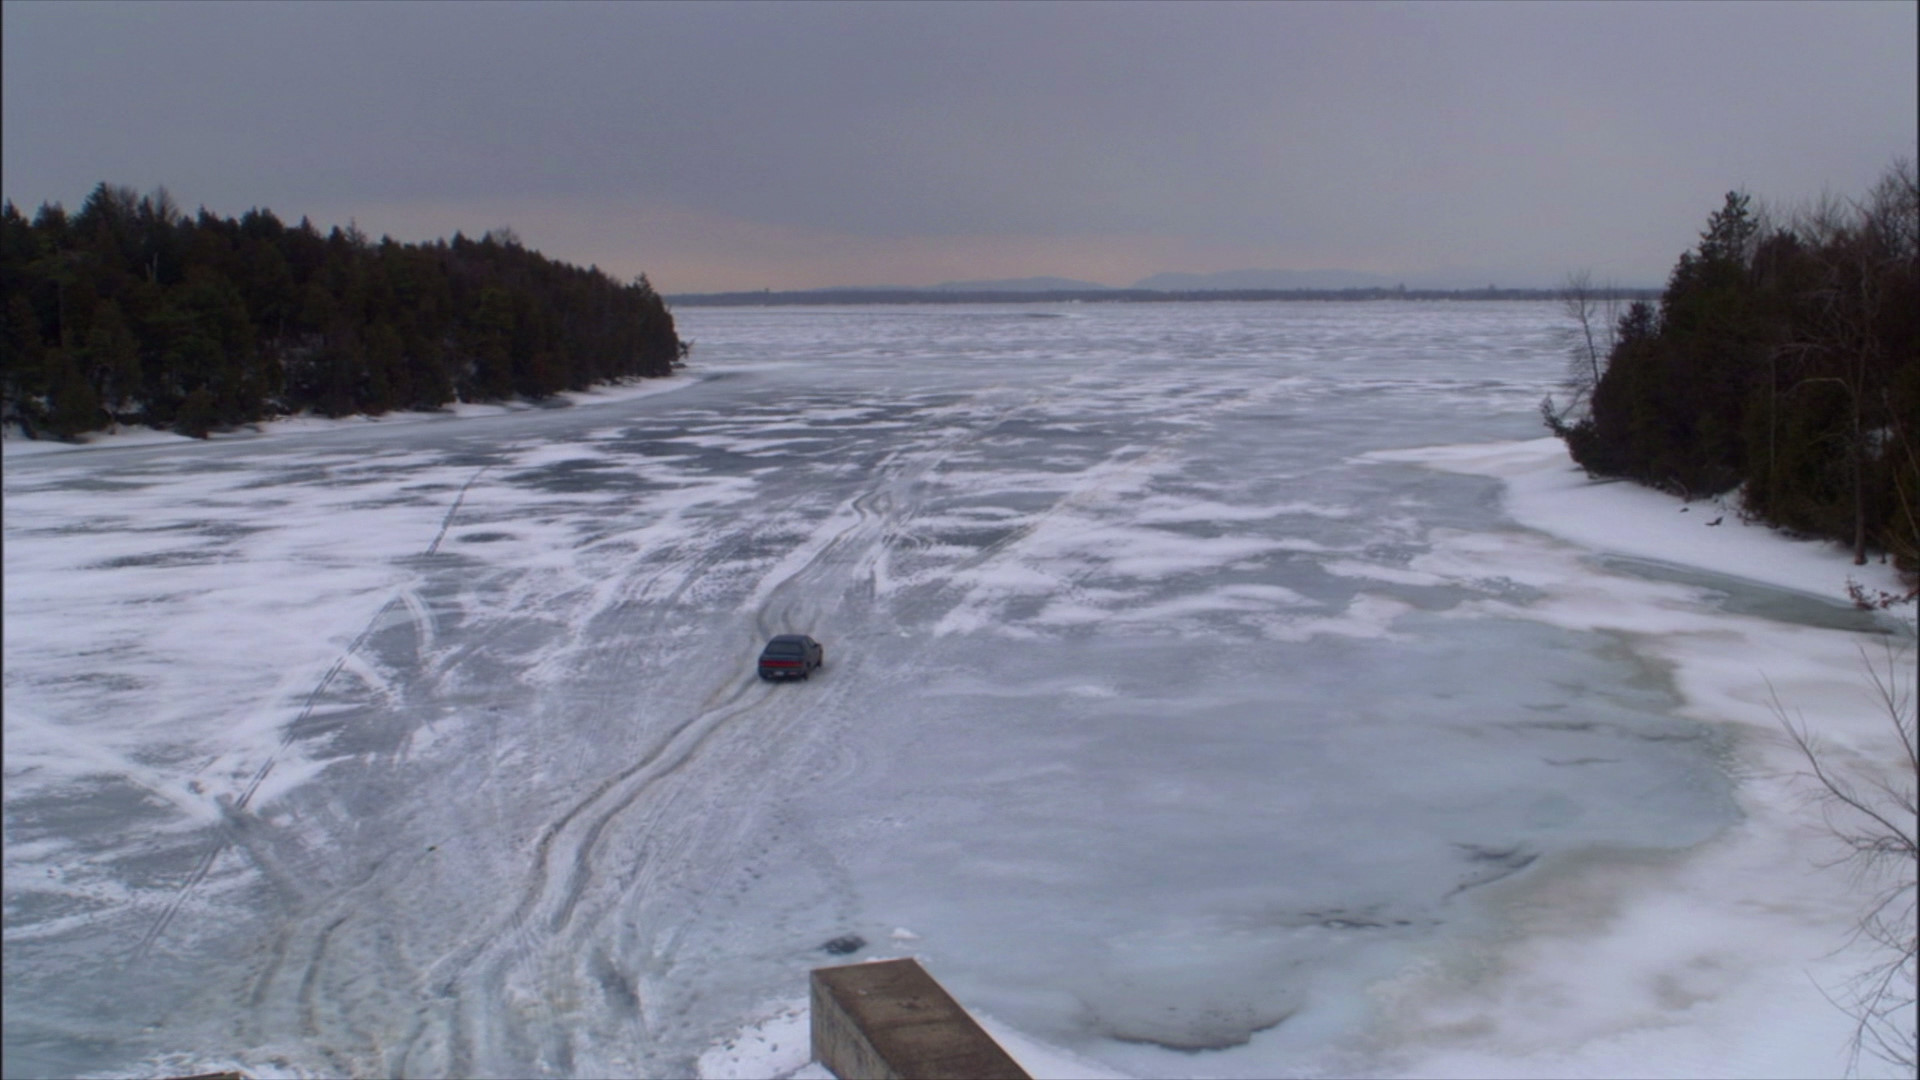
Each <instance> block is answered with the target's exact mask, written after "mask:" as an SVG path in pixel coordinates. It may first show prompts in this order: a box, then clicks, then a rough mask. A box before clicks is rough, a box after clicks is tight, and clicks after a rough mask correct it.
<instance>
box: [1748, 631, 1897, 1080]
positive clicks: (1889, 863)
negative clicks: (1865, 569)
mask: <svg viewBox="0 0 1920 1080" xmlns="http://www.w3.org/2000/svg"><path fill="white" fill-rule="evenodd" d="M1861 658H1862V659H1863V660H1866V661H1867V663H1866V668H1867V671H1868V674H1869V675H1870V676H1871V678H1872V680H1873V687H1874V691H1875V693H1876V694H1877V696H1878V697H1879V700H1880V702H1881V704H1882V706H1883V708H1884V709H1885V711H1886V715H1887V719H1888V720H1889V721H1890V722H1891V723H1892V725H1893V727H1894V730H1895V731H1896V732H1897V733H1898V735H1899V739H1900V745H1901V748H1902V749H1903V750H1904V752H1905V756H1906V760H1905V762H1904V763H1902V764H1901V765H1900V766H1899V767H1898V768H1897V769H1895V770H1894V772H1893V773H1892V774H1891V775H1888V774H1887V773H1885V772H1882V771H1877V770H1874V769H1872V768H1870V767H1868V766H1864V765H1861V766H1842V765H1839V764H1836V761H1835V756H1834V755H1833V754H1832V753H1830V752H1829V751H1828V750H1827V749H1826V748H1825V747H1823V746H1822V745H1821V744H1820V742H1819V741H1818V740H1817V738H1816V737H1815V736H1814V735H1813V733H1812V732H1811V731H1809V730H1808V728H1807V724H1806V719H1805V717H1804V716H1803V717H1801V718H1800V719H1799V721H1798V723H1796V722H1795V721H1794V720H1793V719H1790V718H1789V717H1788V715H1787V710H1786V707H1785V706H1784V705H1782V704H1781V702H1780V699H1779V696H1778V695H1774V698H1773V710H1774V715H1775V716H1776V717H1778V718H1779V721H1780V725H1781V726H1782V727H1784V728H1785V729H1786V731H1787V737H1788V738H1789V739H1791V740H1792V741H1793V745H1794V747H1795V749H1797V750H1798V751H1799V752H1800V756H1801V757H1803V758H1804V759H1806V762H1807V765H1808V767H1809V769H1810V770H1811V772H1810V773H1808V774H1803V775H1804V776H1805V777H1806V779H1807V780H1808V781H1809V782H1810V784H1811V786H1812V787H1813V791H1814V795H1815V797H1816V799H1817V800H1818V802H1819V804H1820V809H1821V814H1822V817H1823V819H1824V820H1825V822H1826V826H1827V831H1828V832H1829V833H1830V834H1831V835H1832V836H1833V837H1834V838H1835V839H1836V840H1838V841H1840V843H1841V844H1842V845H1843V847H1844V848H1845V853H1844V854H1842V855H1841V856H1839V857H1838V858H1836V859H1834V860H1832V861H1831V862H1830V863H1827V864H1826V865H1827V866H1829V867H1838V866H1845V867H1847V868H1848V869H1849V870H1850V871H1851V873H1852V875H1853V878H1854V881H1855V883H1856V884H1857V885H1858V886H1859V887H1860V889H1861V890H1862V892H1863V893H1864V894H1865V900H1864V903H1865V907H1864V910H1863V912H1862V914H1861V915H1860V917H1859V920H1858V921H1857V922H1856V923H1855V924H1854V940H1856V941H1862V940H1863V941H1865V942H1867V943H1868V944H1869V945H1870V946H1871V947H1872V949H1873V952H1874V955H1875V957H1876V959H1875V960H1874V962H1873V963H1872V964H1871V965H1870V966H1869V967H1868V968H1867V969H1866V970H1864V971H1862V972H1860V973H1859V974H1857V975H1855V976H1854V977H1852V978H1851V979H1849V980H1848V981H1847V983H1846V984H1845V986H1844V988H1843V989H1842V990H1841V994H1840V998H1839V1000H1835V999H1833V998H1832V997H1829V998H1828V1000H1830V1001H1834V1004H1836V1005H1837V1006H1839V1007H1840V1008H1842V1009H1844V1010H1845V1011H1846V1012H1847V1014H1848V1015H1850V1016H1852V1017H1853V1020H1854V1029H1853V1040H1852V1047H1851V1050H1852V1053H1851V1056H1850V1058H1849V1061H1848V1068H1849V1071H1850V1072H1854V1071H1858V1067H1859V1059H1860V1054H1861V1053H1862V1052H1863V1051H1864V1052H1866V1053H1870V1054H1872V1055H1874V1056H1875V1057H1878V1058H1881V1059H1882V1060H1884V1061H1887V1062H1889V1063H1891V1064H1894V1065H1898V1066H1902V1067H1904V1068H1906V1069H1909V1070H1911V1069H1913V1068H1914V1067H1915V1064H1916V1059H1917V1058H1920V1045H1916V1041H1915V1040H1916V1035H1915V1012H1914V1009H1915V1004H1916V993H1915V979H1916V975H1917V974H1920V970H1917V968H1920V928H1917V926H1916V923H1915V916H1916V914H1920V912H1916V909H1915V889H1916V879H1917V878H1920V801H1917V798H1916V793H1917V791H1920V747H1916V744H1915V734H1916V732H1917V731H1920V711H1917V710H1920V695H1916V694H1915V687H1914V684H1913V682H1912V681H1909V679H1910V677H1911V676H1910V675H1909V676H1903V675H1902V674H1901V672H1902V670H1903V669H1904V670H1907V671H1908V672H1911V671H1912V665H1911V664H1910V663H1909V661H1910V660H1912V659H1913V657H1911V656H1907V655H1904V654H1903V651H1902V650H1900V649H1896V648H1895V647H1894V646H1893V645H1892V644H1888V646H1887V654H1886V668H1885V670H1884V672H1883V671H1882V670H1881V668H1879V667H1877V666H1876V665H1875V664H1874V663H1873V662H1872V661H1871V660H1870V659H1869V658H1868V657H1867V656H1866V653H1865V651H1864V650H1863V651H1862V652H1861ZM1822 993H1825V991H1824V990H1823V991H1822Z"/></svg>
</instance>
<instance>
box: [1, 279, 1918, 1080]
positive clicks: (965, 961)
mask: <svg viewBox="0 0 1920 1080" xmlns="http://www.w3.org/2000/svg"><path fill="white" fill-rule="evenodd" d="M678 318H679V321H680V323H681V325H682V329H683V331H684V332H685V333H687V334H688V335H689V336H691V337H693V338H695V339H696V340H698V341H699V342H700V348H699V351H698V352H697V353H696V356H695V361H696V366H695V369H694V370H693V371H692V372H690V373H688V374H686V375H683V376H680V377H677V378H675V379H672V380H664V381H661V382H658V383H652V384H643V385H642V386H640V387H637V388H631V389H629V390H627V391H619V392H614V393H609V394H601V395H591V396H584V397H582V398H579V399H573V400H570V401H568V402H566V403H564V404H566V405H568V406H570V407H548V408H514V409H504V408H491V409H468V410H463V414H462V415H435V416H430V417H415V418H394V419H391V420H387V421H381V422H366V421H353V422H316V421H308V422H298V423H296V424H294V425H291V429H290V428H289V426H284V425H283V426H281V427H278V428H274V427H271V426H269V427H267V428H266V429H264V430H262V431H259V432H246V433H242V434H239V435H235V436H231V437H227V438H219V439H214V440H210V441H209V442H206V443H195V442H188V441H185V440H178V439H175V438H172V437H168V436H158V437H155V436H134V437H124V436H123V437H116V438H108V439H104V440H100V441H99V442H97V443H95V444H93V445H90V446H87V447H83V448H79V449H71V448H68V449H67V451H66V452H54V451H51V450H46V449H44V448H41V447H32V446H23V445H21V444H17V443H14V442H9V443H8V444H7V446H6V448H5V450H6V454H5V489H4V494H5V500H6V504H5V511H6V512H5V521H4V524H5V537H4V539H5V549H4V556H5V626H4V631H5V691H6V692H5V699H4V707H5V779H6V821H5V827H6V856H5V858H6V863H5V871H6V896H5V938H4V947H5V1005H6V1012H5V1017H6V1018H5V1024H6V1030H5V1035H6V1038H5V1049H4V1054H5V1063H4V1071H5V1073H6V1075H9V1076H16V1075H18V1076H27V1075H43V1074H48V1073H63V1074H75V1075H133V1074H149V1075H163V1074H166V1075H173V1074H180V1073H183V1072H191V1071H195V1070H196V1069H213V1068H232V1067H242V1068H245V1069H247V1070H249V1071H251V1072H253V1073H255V1074H256V1075H337V1074H348V1073H351V1074H355V1075H360V1074H381V1075H514V1076H536V1075H542V1076H544V1075H555V1076H558V1075H628V1074H647V1075H663V1076H677V1075H687V1074H690V1073H699V1074H701V1075H706V1076H711V1077H719V1076H749V1075H786V1076H801V1077H813V1076H819V1075H824V1073H822V1072H820V1071H819V1067H818V1066H817V1065H808V1064H807V1059H806V1050H805V1046H804V1044H805V1010H804V1001H805V998H804V994H805V979H806V972H807V971H808V969H810V968H812V967H815V966H820V965H823V964H827V963H836V962H845V960H847V959H855V960H857V959H866V958H874V957H887V956H900V955H914V956H918V957H920V958H921V960H922V961H923V963H925V964H926V965H927V966H928V968H929V970H930V971H932V972H933V973H934V975H935V976H936V977H937V978H939V979H940V980H941V981H942V982H943V983H944V984H946V985H947V986H948V987H949V989H951V990H953V991H954V993H955V994H956V996H957V997H958V998H959V999H960V1000H961V1001H962V1002H963V1003H965V1004H967V1005H968V1006H969V1007H970V1008H972V1009H973V1010H974V1011H975V1012H976V1013H977V1014H978V1015H980V1016H981V1017H982V1019H983V1022H984V1023H985V1024H986V1025H987V1027H988V1028H989V1030H990V1031H992V1032H993V1033H994V1034H995V1035H996V1037H999V1038H1001V1039H1002V1041H1003V1042H1005V1043H1006V1045H1007V1046H1008V1047H1009V1049H1010V1050H1011V1051H1012V1052H1013V1053H1014V1054H1015V1055H1016V1056H1017V1057H1019V1058H1020V1059H1021V1060H1023V1061H1025V1062H1026V1063H1028V1065H1029V1066H1030V1067H1032V1068H1033V1069H1034V1071H1035V1073H1036V1075H1048V1076H1122V1075H1135V1076H1166V1075H1194V1076H1270V1075H1278V1074H1288V1075H1296V1074H1297V1075H1407V1076H1415V1075H1460V1076H1473V1075H1510V1076H1575V1075H1688V1076H1702V1075H1707V1076H1760V1075H1774V1076H1802V1075H1832V1074H1836V1073H1838V1072H1839V1071H1841V1069H1842V1068H1843V1067H1844V1066H1845V1063H1846V1047H1845V1041H1846V1037H1847V1035H1848V1031H1849V1023H1850V1022H1849V1021H1848V1019H1847V1018H1846V1017H1845V1016H1844V1015H1842V1014H1841V1013H1839V1012H1838V1011H1837V1010H1836V1009H1835V1008H1834V1007H1833V1006H1832V1005H1830V1004H1828V1003H1827V1001H1826V1000H1825V999H1824V998H1823V997H1822V992H1823V990H1824V991H1826V992H1833V991H1834V990H1835V988H1837V987H1838V986H1840V985H1841V983H1842V982H1843V981H1844V979H1845V978H1846V976H1847V975H1848V974H1849V973H1850V972H1851V971H1853V970H1856V969H1857V967H1858V966H1859V964H1860V963H1861V961H1862V958H1861V957H1860V956H1859V955H1858V954H1857V953H1855V952H1849V951H1848V950H1847V948H1846V945H1845V943H1846V936H1847V931H1848V928H1849V924H1850V920H1851V918H1852V917H1853V915H1854V914H1855V912H1856V909H1857V904H1858V899H1857V895H1856V893H1855V892H1853V891H1852V888H1851V886H1850V883H1849V881H1848V879H1847V877H1846V875H1845V874H1843V873H1838V872H1835V871H1831V870H1821V869H1819V867H1818V865H1817V864H1818V863H1820V862H1821V861H1823V860H1825V859H1827V858H1828V857H1830V856H1831V855H1832V854H1833V853H1832V851H1831V849H1830V846H1829V841H1828V839H1827V837H1826V836H1825V834H1824V833H1823V831H1822V829H1821V827H1820V824H1819V819H1818V816H1817V814H1816V813H1814V812H1813V811H1811V810H1810V808H1809V807H1808V805H1807V801H1806V791H1805V789H1804V787H1803V786H1801V785H1799V784H1798V783H1797V782H1796V781H1795V780H1794V778H1793V776H1792V774H1793V772H1794V771H1795V768H1796V762H1795V759H1794V757H1793V755H1792V751H1791V748H1790V747H1788V746H1787V745H1786V743H1785V740H1784V739H1783V738H1782V737H1781V734H1780V731H1779V727H1778V724H1777V722H1776V720H1775V718H1774V715H1773V702H1774V700H1775V697H1774V695H1777V698H1778V700H1779V702H1780V703H1782V704H1783V705H1785V706H1786V707H1787V708H1789V709H1790V710H1792V711H1793V712H1794V713H1795V714H1796V715H1798V716H1803V717H1804V718H1805V720H1806V721H1807V723H1808V724H1809V725H1810V726H1811V727H1813V728H1814V729H1815V730H1816V731H1817V732H1818V733H1819V734H1820V736H1821V737H1822V739H1823V740H1825V741H1826V742H1827V744H1828V745H1829V747H1830V748H1831V749H1832V752H1833V753H1835V754H1836V755H1837V760H1841V761H1844V762H1846V763H1847V764H1849V765H1853V766H1858V767H1861V768H1867V769H1872V768H1878V767H1882V766H1884V765H1885V764H1887V763H1888V762H1889V761H1890V760H1891V759H1892V750H1893V747H1892V743H1891V738H1890V735H1891V733H1890V731H1889V730H1887V725H1886V722H1885V720H1884V718H1882V717H1880V716H1878V715H1877V713H1876V703H1875V702H1874V701H1873V700H1872V698H1871V697H1870V695H1869V694H1868V693H1867V690H1868V689H1870V686H1869V684H1868V683H1867V681H1866V678H1865V673H1864V670H1863V668H1862V664H1863V662H1864V661H1863V652H1864V656H1865V657H1866V658H1868V659H1872V658H1878V657H1880V656H1881V655H1882V652H1883V651H1884V650H1885V649H1886V648H1887V647H1888V646H1889V645H1891V646H1892V647H1893V648H1894V649H1896V650H1898V649H1904V650H1907V652H1906V653H1905V656H1907V657H1909V658H1910V657H1911V655H1912V653H1911V650H1912V648H1913V628H1912V624H1911V621H1910V620H1902V619H1900V618H1896V617H1892V616H1887V615H1873V614H1868V613H1862V612H1857V611H1855V610H1853V609H1852V608H1851V607H1850V606H1849V605H1848V603H1847V601H1846V598H1845V586H1846V582H1847V579H1848V578H1849V577H1850V576H1851V577H1853V578H1854V579H1855V580H1858V581H1860V582H1861V583H1863V584H1866V585H1869V586H1875V587H1891V574H1890V571H1888V569H1887V568H1885V567H1884V566H1877V565H1876V566H1868V567H1859V568H1856V567H1853V566H1851V565H1850V562H1849V560H1848V559H1847V558H1846V556H1845V554H1844V553H1841V552H1838V551H1836V550H1834V549H1832V548H1831V547H1830V546H1827V545H1818V544H1804V543H1795V542H1792V541H1787V540H1783V539H1781V538H1779V537H1777V536H1774V535H1772V534H1769V533H1767V532H1765V531H1764V530H1760V529H1754V528H1750V527H1747V526H1745V525H1743V524H1742V523H1741V522H1740V521H1739V518H1738V514H1737V513H1735V512H1733V511H1732V510H1731V509H1730V508H1727V507H1718V506H1714V505H1712V504H1706V503H1696V504H1693V505H1692V506H1685V505H1683V504H1681V503H1679V502H1677V501H1676V500H1673V499H1670V498H1668V497H1665V496H1662V495H1658V494H1656V493H1651V492H1646V491H1642V490H1639V489H1635V488H1631V487H1629V486H1627V485H1620V484H1595V483H1592V482H1589V481H1588V480H1587V479H1586V478H1585V477H1584V476H1582V475H1581V474H1580V473H1579V472H1578V470H1576V469H1573V468H1572V467H1571V465H1570V464H1569V463H1568V462H1567V461H1566V459H1565V457H1564V453H1563V452H1562V451H1561V449H1560V448H1559V447H1558V446H1557V445H1556V444H1554V443H1552V442H1551V441H1547V440H1540V439H1537V438H1535V435H1536V434H1537V426H1538V420H1537V414H1536V412H1535V403H1536V402H1537V401H1538V400H1539V398H1540V396H1541V395H1542V394H1543V393H1544V392H1545V391H1546V389H1548V387H1549V384H1550V382H1551V380H1552V379H1553V377H1554V376H1555V374H1556V373H1557V372H1558V371H1559V370H1560V367H1561V363H1560V360H1559V353H1558V345H1557V341H1558V337H1557V335H1558V330H1559V328H1558V326H1557V319H1558V313H1557V311H1556V309H1555V308H1554V307H1553V306H1552V305H1540V304H1458V305H1450V304H1417V303H1382V304H1261V305H1229V304H1222V305H1143V306H1131V305H1085V306H1079V305H1070V306H1064V307H1060V308H1033V307H1007V308H995V307H932V308H866V309H826V310H796V309H776V310H754V309H732V310H722V309H695V310H692V311H689V312H683V313H680V314H679V316H678ZM407 421H411V422H407ZM1716 519H1719V520H1718V523H1717V524H1715V523H1714V522H1715V521H1716ZM783 630H798V631H805V632H809V633H812V634H814V635H815V636H816V637H819V638H820V639H821V640H822V641H823V642H825V643H826V646H827V661H828V662H827V667H826V668H825V669H824V671H823V672H822V673H821V675H820V676H819V677H816V678H815V679H813V680H811V681H810V682H807V683H803V684H795V685H791V686H767V685H763V684H761V683H759V681H758V680H757V679H755V678H754V677H753V671H752V663H751V662H752V658H753V656H754V654H755V651H756V648H757V645H758V643H759V642H760V641H761V640H762V639H763V638H764V637H765V636H766V635H767V634H770V633H774V632H780V631H783ZM1905 662H1906V663H1908V664H1909V665H1910V664H1911V660H1910V659H1908V660H1907V661H1905ZM1909 670H1910V668H1909ZM846 936H858V937H860V938H861V939H863V940H864V942H865V943H866V944H865V945H864V947H863V948H862V949H861V951H860V952H859V953H858V954H857V955H855V956H852V957H847V958H838V957H835V956H833V955H831V954H830V953H829V952H827V951H824V950H823V945H824V944H825V943H826V942H828V941H830V940H834V939H837V938H842V937H846ZM1863 1067H1864V1069H1865V1071H1867V1072H1869V1073H1871V1072H1872V1070H1873V1068H1874V1067H1875V1066H1874V1063H1872V1062H1871V1061H1868V1062H1865V1063H1863Z"/></svg>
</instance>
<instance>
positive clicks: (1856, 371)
mask: <svg viewBox="0 0 1920 1080" xmlns="http://www.w3.org/2000/svg"><path fill="white" fill-rule="evenodd" d="M1795 231H1796V232H1797V233H1799V234H1800V236H1801V237H1802V238H1803V242H1804V243H1805V246H1806V250H1807V252H1808V253H1809V256H1810V260H1811V263H1812V266H1813V267H1814V269H1815V272H1816V276H1815V280H1814V282H1813V287H1812V290H1811V293H1810V295H1809V297H1808V298H1809V299H1810V300H1811V301H1812V302H1813V303H1812V315H1813V318H1812V320H1811V321H1810V322H1809V324H1808V325H1807V326H1806V328H1805V329H1804V330H1803V331H1802V332H1801V334H1800V335H1798V336H1797V337H1796V339H1795V340H1792V341H1790V342H1788V343H1787V344H1786V345H1785V347H1784V348H1783V349H1782V350H1781V352H1782V353H1784V354H1786V355H1789V356H1792V357H1794V358H1795V359H1797V360H1800V361H1801V362H1802V363H1803V364H1805V365H1806V366H1808V367H1811V368H1812V369H1813V370H1814V371H1815V372H1816V374H1811V375H1808V376H1807V377H1804V378H1801V379H1800V380H1799V381H1797V382H1795V383H1794V384H1793V385H1791V386H1789V387H1788V388H1787V389H1786V390H1785V391H1784V393H1785V394H1788V395H1791V394H1793V393H1794V392H1795V391H1798V390H1801V389H1803V388H1807V387H1813V386H1820V385H1826V386H1837V387H1838V388H1839V389H1840V390H1841V392H1843V393H1844V394H1845V395H1846V399H1847V416H1848V427H1847V430H1846V431H1845V432H1844V434H1842V435H1841V436H1840V441H1841V442H1842V443H1843V444H1844V446H1845V460H1846V463H1847V472H1848V476H1847V483H1848V486H1849V487H1850V488H1851V489H1852V501H1853V562H1854V565H1856V566H1859V565H1863V564H1864V563H1865V562H1866V561H1867V514H1866V503H1867V497H1866V490H1865V471H1866V464H1867V459H1868V457H1869V456H1870V455H1871V454H1872V453H1873V451H1874V449H1875V447H1876V444H1877V443H1880V442H1884V441H1886V440H1887V439H1888V438H1889V437H1891V438H1893V439H1895V440H1904V438H1905V435H1906V432H1905V424H1904V423H1903V422H1902V419H1903V418H1901V417H1899V416H1898V415H1893V416H1888V417H1884V418H1883V417H1880V416H1878V415H1877V412H1878V410H1876V408H1875V406H1876V405H1880V404H1882V403H1883V402H1884V401H1885V399H1886V397H1887V392H1886V391H1887V388H1886V380H1887V378H1888V377H1889V376H1888V369H1889V365H1888V363H1887V358H1886V356H1885V355H1884V342H1883V340H1882V333H1881V324H1882V323H1883V322H1884V321H1885V320H1886V317H1887V316H1886V313H1887V312H1888V311H1889V310H1890V309H1891V308H1892V306H1893V305H1896V304H1903V303H1908V302H1910V300H1909V298H1908V297H1907V295H1906V293H1907V292H1908V290H1910V289H1911V288H1912V284H1913V277H1912V268H1913V267H1914V265H1915V263H1916V261H1920V180H1916V176H1915V171H1914V166H1913V163H1912V162H1911V161H1906V160H1902V161H1899V162H1896V163H1895V164H1894V166H1893V167H1892V168H1891V169H1889V170H1888V172H1887V174H1886V175H1885V176H1883V177H1882V178H1881V179H1880V182H1879V183H1878V184H1876V185H1875V186H1874V189H1873V191H1871V192H1870V193H1869V194H1868V195H1867V197H1866V198H1865V199H1864V200H1860V201H1851V200H1849V201H1846V202H1841V201H1839V200H1836V199H1833V198H1831V197H1828V198H1824V199H1822V200H1821V201H1820V202H1818V203H1816V204H1815V205H1814V206H1813V207H1812V208H1811V209H1810V210H1808V211H1806V212H1805V213H1803V214H1801V215H1800V217H1799V220H1798V221H1797V222H1796V228H1795ZM1903 270H1904V271H1906V272H1905V273H1903Z"/></svg>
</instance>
